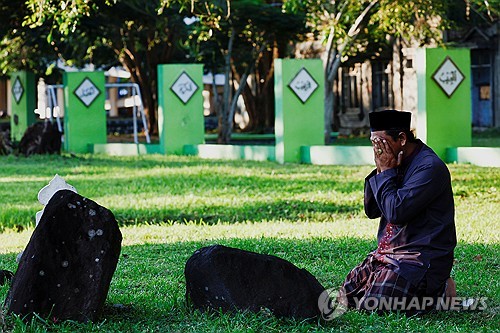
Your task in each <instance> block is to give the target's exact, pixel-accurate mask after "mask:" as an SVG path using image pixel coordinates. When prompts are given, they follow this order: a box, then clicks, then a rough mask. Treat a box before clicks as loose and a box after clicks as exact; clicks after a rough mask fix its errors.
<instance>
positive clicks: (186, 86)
mask: <svg viewBox="0 0 500 333" xmlns="http://www.w3.org/2000/svg"><path fill="white" fill-rule="evenodd" d="M170 89H172V91H173V92H174V93H175V94H176V95H177V97H179V99H180V100H181V101H182V103H184V104H186V103H187V102H188V101H189V100H190V99H191V97H193V95H194V93H195V92H196V90H198V86H197V85H196V83H194V81H193V80H192V79H191V78H190V77H189V75H187V74H186V72H182V74H181V75H179V77H178V78H177V80H175V82H174V84H172V86H171V87H170Z"/></svg>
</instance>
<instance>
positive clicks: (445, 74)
mask: <svg viewBox="0 0 500 333" xmlns="http://www.w3.org/2000/svg"><path fill="white" fill-rule="evenodd" d="M432 78H433V79H434V81H435V82H436V83H437V84H438V86H439V87H440V88H441V89H442V90H443V91H444V93H445V94H446V95H447V96H448V97H451V95H452V94H453V93H454V92H455V91H456V90H457V88H458V86H459V85H460V84H461V83H462V82H463V81H464V78H465V77H464V75H463V74H462V72H461V71H460V69H459V68H458V67H457V65H455V63H454V62H453V61H452V60H451V58H450V57H447V58H446V59H445V60H444V61H443V63H442V64H441V65H440V66H439V67H438V69H437V70H436V72H435V73H434V75H433V76H432Z"/></svg>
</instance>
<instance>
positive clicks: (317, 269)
mask: <svg viewBox="0 0 500 333" xmlns="http://www.w3.org/2000/svg"><path fill="white" fill-rule="evenodd" d="M166 232H168V228H166ZM215 243H218V244H223V245H226V246H232V247H237V248H241V249H245V250H249V251H254V252H258V253H265V254H272V255H276V256H278V257H281V258H283V259H286V260H288V261H290V262H292V263H294V264H295V265H297V266H298V267H300V268H305V269H307V270H308V271H310V272H311V273H312V274H313V275H315V276H316V277H317V279H318V280H319V281H320V282H321V283H322V284H323V286H324V287H325V288H338V287H339V286H340V285H341V283H342V282H343V280H344V277H345V276H346V275H347V273H348V272H349V270H350V269H351V268H353V267H354V266H355V265H356V264H358V263H359V262H361V261H362V260H363V259H364V257H365V256H366V254H367V253H368V252H369V251H370V250H372V249H373V247H374V246H375V243H374V241H371V240H366V239H358V238H336V239H324V238H310V239H306V240H296V239H282V238H257V239H241V238H230V239H223V240H214V239H212V240H209V239H207V240H203V241H189V242H174V243H164V244H144V245H134V246H125V247H123V248H122V254H121V257H120V261H119V264H118V267H117V270H116V272H115V275H114V277H113V281H112V284H111V288H110V291H109V294H108V299H107V302H106V307H105V309H104V314H103V317H102V321H101V322H99V323H95V324H92V325H90V326H89V325H88V324H87V325H84V324H76V323H61V324H58V325H51V327H50V330H51V331H58V330H63V329H61V328H62V327H65V328H68V327H69V328H70V331H82V332H83V331H151V332H152V331H162V332H168V331H182V332H204V331H221V332H232V331H248V330H251V331H269V330H277V331H286V332H298V331H301V332H304V331H311V330H322V331H339V330H342V331H350V332H359V331H366V330H368V331H373V332H381V331H384V332H402V331H419V332H422V331H428V332H438V331H439V332H446V331H450V332H451V331H453V332H455V331H464V332H470V331H478V330H479V331H494V330H495V329H497V328H498V306H499V288H498V283H499V282H498V279H497V278H496V277H497V273H498V262H497V260H498V250H499V246H498V245H485V244H465V243H461V244H459V246H458V247H457V251H456V252H457V262H456V264H455V267H454V271H453V277H454V278H455V280H456V281H457V285H458V287H457V290H458V296H461V297H488V306H489V308H488V309H487V310H486V311H482V312H446V313H433V314H428V315H425V316H422V317H412V318H406V317H405V316H402V315H398V314H394V313H393V314H389V315H385V316H379V315H374V314H367V313H359V312H356V311H348V312H347V313H346V314H344V315H343V316H341V317H339V318H336V319H335V320H333V321H330V322H321V321H319V322H318V321H313V322H310V321H309V322H302V321H295V320H289V319H278V318H275V317H273V316H269V315H268V314H266V313H259V314H250V313H235V314H213V313H200V312H198V311H191V309H189V308H188V307H187V306H186V304H185V295H184V293H185V281H184V274H183V270H184V264H185V262H186V260H187V259H188V258H189V257H190V256H191V255H192V254H193V252H194V251H195V250H196V249H198V248H200V247H203V246H207V245H211V244H215ZM478 255H479V256H480V257H478ZM14 257H15V254H13V253H11V254H6V255H0V265H1V266H0V267H1V268H3V269H5V268H7V269H11V270H13V268H14V266H15V263H14V262H13V260H14ZM479 258H481V259H479ZM6 291H7V289H6V288H3V289H1V297H2V299H3V298H4V297H5V294H6ZM9 318H11V317H9V316H8V317H7V326H9V325H10V326H9V328H13V327H18V325H21V324H20V323H19V322H16V321H15V320H12V318H11V319H9ZM40 325H42V326H43V325H46V324H43V323H42V324H40Z"/></svg>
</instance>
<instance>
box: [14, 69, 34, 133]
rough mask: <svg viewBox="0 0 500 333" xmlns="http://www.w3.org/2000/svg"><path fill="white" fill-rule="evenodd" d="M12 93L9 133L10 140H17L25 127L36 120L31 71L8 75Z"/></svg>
mask: <svg viewBox="0 0 500 333" xmlns="http://www.w3.org/2000/svg"><path fill="white" fill-rule="evenodd" d="M10 85H11V93H12V108H11V110H12V114H11V117H10V133H11V138H12V141H14V142H19V141H21V138H22V137H23V135H24V132H26V128H28V126H30V125H32V124H34V123H35V121H36V115H35V108H36V84H35V75H34V74H33V73H31V72H25V71H20V72H15V73H12V75H11V76H10Z"/></svg>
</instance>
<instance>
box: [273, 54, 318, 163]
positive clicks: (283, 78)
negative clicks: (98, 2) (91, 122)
mask: <svg viewBox="0 0 500 333" xmlns="http://www.w3.org/2000/svg"><path fill="white" fill-rule="evenodd" d="M274 68H275V70H274V93H275V96H276V97H275V104H276V111H275V113H276V118H275V132H276V161H277V162H279V163H285V162H292V163H299V162H300V160H301V159H300V147H301V146H313V145H323V144H324V140H325V137H324V134H323V132H324V124H325V120H324V96H325V94H324V91H323V86H324V73H323V64H322V62H321V60H319V59H302V60H297V59H276V60H275V61H274Z"/></svg>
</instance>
